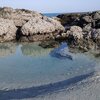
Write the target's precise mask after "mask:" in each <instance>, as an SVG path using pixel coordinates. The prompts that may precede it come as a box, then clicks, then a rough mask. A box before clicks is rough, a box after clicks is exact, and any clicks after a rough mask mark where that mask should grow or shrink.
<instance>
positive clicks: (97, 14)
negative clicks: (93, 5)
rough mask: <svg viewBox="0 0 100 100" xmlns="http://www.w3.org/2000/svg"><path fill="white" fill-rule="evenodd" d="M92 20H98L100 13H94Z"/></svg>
mask: <svg viewBox="0 0 100 100" xmlns="http://www.w3.org/2000/svg"><path fill="white" fill-rule="evenodd" d="M93 18H94V19H95V20H99V19H100V12H95V13H94V15H93Z"/></svg>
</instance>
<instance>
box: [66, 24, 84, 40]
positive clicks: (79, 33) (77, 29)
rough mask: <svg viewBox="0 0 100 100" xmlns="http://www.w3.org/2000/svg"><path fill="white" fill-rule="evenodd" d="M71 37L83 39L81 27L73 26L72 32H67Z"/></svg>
mask: <svg viewBox="0 0 100 100" xmlns="http://www.w3.org/2000/svg"><path fill="white" fill-rule="evenodd" d="M69 35H71V36H73V37H74V38H77V39H83V32H82V28H81V27H79V26H71V28H70V30H68V31H67V36H68V37H69Z"/></svg>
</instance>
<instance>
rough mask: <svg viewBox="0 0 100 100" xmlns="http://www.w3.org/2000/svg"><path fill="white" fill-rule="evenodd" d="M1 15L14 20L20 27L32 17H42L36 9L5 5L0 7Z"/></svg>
mask: <svg viewBox="0 0 100 100" xmlns="http://www.w3.org/2000/svg"><path fill="white" fill-rule="evenodd" d="M0 17H1V18H4V19H10V20H13V21H14V23H15V25H16V26H17V27H18V26H23V25H24V24H25V23H26V22H27V21H29V20H30V19H31V18H34V17H42V15H41V14H40V13H37V12H35V11H30V10H25V9H13V8H10V7H4V8H1V9H0Z"/></svg>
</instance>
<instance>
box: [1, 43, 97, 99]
mask: <svg viewBox="0 0 100 100" xmlns="http://www.w3.org/2000/svg"><path fill="white" fill-rule="evenodd" d="M66 48H67V47H66ZM66 50H67V54H68V55H71V56H72V59H69V58H66V59H60V58H59V57H56V56H52V55H51V52H52V51H54V49H43V48H41V47H39V46H38V43H22V44H21V43H20V44H18V43H0V91H1V92H0V99H1V100H6V99H7V100H11V99H19V98H22V99H24V98H30V97H34V96H37V95H40V94H43V93H44V94H43V95H45V93H49V92H50V93H51V92H54V91H55V92H56V91H58V90H62V89H63V88H65V87H66V86H67V85H69V83H70V84H71V83H76V82H77V81H81V80H82V79H84V78H86V77H88V76H89V75H91V73H93V72H95V70H96V66H97V65H98V60H96V59H95V58H94V57H93V56H91V55H90V54H89V53H86V54H85V53H71V52H69V49H68V48H67V49H66ZM98 66H99V65H98ZM66 82H67V84H66ZM58 87H59V88H58ZM21 89H22V90H21ZM48 89H49V90H48ZM16 91H17V93H16ZM21 93H22V94H21ZM25 93H26V94H27V95H26V94H25ZM32 100H33V99H32Z"/></svg>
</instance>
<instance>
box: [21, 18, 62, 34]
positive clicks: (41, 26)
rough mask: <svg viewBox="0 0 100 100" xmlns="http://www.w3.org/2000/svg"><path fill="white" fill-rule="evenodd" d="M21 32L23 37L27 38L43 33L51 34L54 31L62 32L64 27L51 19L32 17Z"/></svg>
mask: <svg viewBox="0 0 100 100" xmlns="http://www.w3.org/2000/svg"><path fill="white" fill-rule="evenodd" d="M21 31H22V34H23V35H26V36H28V35H35V34H43V33H53V32H56V31H64V27H63V26H62V25H61V24H60V22H58V21H56V20H54V19H52V18H48V17H44V18H38V17H34V18H32V19H30V20H29V21H28V22H27V23H26V24H25V25H23V27H22V29H21Z"/></svg>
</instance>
